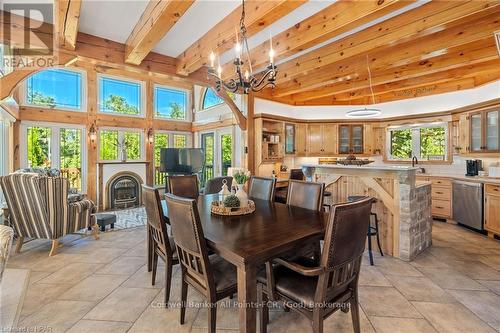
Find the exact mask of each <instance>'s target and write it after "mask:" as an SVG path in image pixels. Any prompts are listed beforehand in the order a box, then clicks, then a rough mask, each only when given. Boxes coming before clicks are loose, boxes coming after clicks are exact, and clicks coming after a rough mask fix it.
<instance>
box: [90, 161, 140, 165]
mask: <svg viewBox="0 0 500 333" xmlns="http://www.w3.org/2000/svg"><path fill="white" fill-rule="evenodd" d="M106 164H149V162H146V161H126V162H118V161H116V162H97V165H106Z"/></svg>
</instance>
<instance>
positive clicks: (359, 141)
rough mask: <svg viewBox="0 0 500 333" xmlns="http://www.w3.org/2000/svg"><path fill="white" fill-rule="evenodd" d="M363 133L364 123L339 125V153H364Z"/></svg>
mask: <svg viewBox="0 0 500 333" xmlns="http://www.w3.org/2000/svg"><path fill="white" fill-rule="evenodd" d="M363 133H364V128H363V125H339V142H338V149H339V154H363V153H364V145H363V141H364V140H363V138H364V135H363Z"/></svg>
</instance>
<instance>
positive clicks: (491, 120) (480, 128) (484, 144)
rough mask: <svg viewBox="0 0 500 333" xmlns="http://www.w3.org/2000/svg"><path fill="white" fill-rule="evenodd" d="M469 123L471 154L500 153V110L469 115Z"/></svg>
mask: <svg viewBox="0 0 500 333" xmlns="http://www.w3.org/2000/svg"><path fill="white" fill-rule="evenodd" d="M469 123H470V129H469V132H470V145H469V147H470V148H469V152H471V153H490V152H494V153H496V152H500V135H499V132H500V110H498V109H496V110H486V111H480V112H475V113H471V114H470V115H469Z"/></svg>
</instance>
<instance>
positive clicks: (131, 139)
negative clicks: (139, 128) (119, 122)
mask: <svg viewBox="0 0 500 333" xmlns="http://www.w3.org/2000/svg"><path fill="white" fill-rule="evenodd" d="M123 138H124V140H125V141H124V143H125V147H126V150H127V159H128V160H139V159H140V158H141V135H140V134H139V133H134V132H125V133H124V135H123Z"/></svg>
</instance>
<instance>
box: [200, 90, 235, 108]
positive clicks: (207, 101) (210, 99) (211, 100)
mask: <svg viewBox="0 0 500 333" xmlns="http://www.w3.org/2000/svg"><path fill="white" fill-rule="evenodd" d="M227 94H228V95H229V97H231V99H232V100H233V101H234V100H235V98H236V95H235V94H234V93H232V92H228V93H227ZM223 103H224V101H223V100H222V98H220V97H219V96H218V95H217V94H216V93H215V91H214V90H213V89H212V88H207V89H205V94H204V95H203V101H202V103H201V109H202V110H205V109H208V108H211V107H212V106H216V105H219V104H223Z"/></svg>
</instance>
